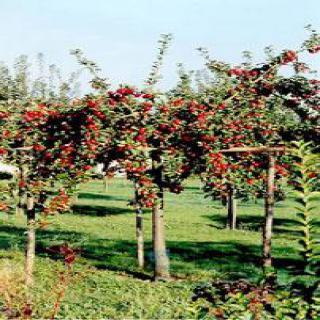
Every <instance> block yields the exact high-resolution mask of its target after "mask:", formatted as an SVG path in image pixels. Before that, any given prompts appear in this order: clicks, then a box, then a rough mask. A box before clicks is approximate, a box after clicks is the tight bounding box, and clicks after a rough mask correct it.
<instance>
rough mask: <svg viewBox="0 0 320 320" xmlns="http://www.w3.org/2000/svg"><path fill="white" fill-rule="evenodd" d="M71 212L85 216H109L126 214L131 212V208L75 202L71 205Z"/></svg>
mask: <svg viewBox="0 0 320 320" xmlns="http://www.w3.org/2000/svg"><path fill="white" fill-rule="evenodd" d="M72 212H73V214H78V215H87V216H96V217H102V216H109V215H117V214H128V213H132V212H133V210H132V209H131V208H129V207H128V208H118V207H105V206H98V205H84V204H75V205H73V206H72Z"/></svg>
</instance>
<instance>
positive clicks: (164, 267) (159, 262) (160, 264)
mask: <svg viewBox="0 0 320 320" xmlns="http://www.w3.org/2000/svg"><path fill="white" fill-rule="evenodd" d="M152 167H153V172H154V178H155V182H156V183H157V185H158V188H159V191H158V194H157V200H156V202H155V204H154V206H153V208H152V241H153V254H154V280H155V281H158V280H167V279H169V278H170V273H169V257H168V255H167V249H166V241H165V224H164V210H163V188H162V163H161V160H160V161H158V160H153V161H152Z"/></svg>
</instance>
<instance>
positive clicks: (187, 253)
mask: <svg viewBox="0 0 320 320" xmlns="http://www.w3.org/2000/svg"><path fill="white" fill-rule="evenodd" d="M24 231H25V229H24V228H20V227H15V226H4V225H1V226H0V249H3V250H10V249H12V247H14V248H17V249H19V250H21V251H23V248H24V242H25V234H24ZM65 242H66V243H69V244H70V246H72V247H77V246H79V243H81V248H79V255H80V258H79V260H78V261H79V262H78V263H80V264H86V265H91V266H94V267H96V268H98V269H105V270H113V271H118V272H124V273H126V274H128V275H130V276H134V277H136V278H139V279H143V280H148V279H150V278H151V273H152V272H151V271H152V264H153V255H152V250H151V243H150V242H146V244H145V252H146V269H145V270H144V271H141V270H139V268H138V267H137V263H136V243H135V241H134V240H132V241H129V240H117V239H106V238H100V239H96V238H88V237H87V235H86V234H83V233H78V232H68V231H60V230H37V246H36V247H37V255H39V256H45V257H50V258H52V259H59V257H58V256H56V255H55V254H52V253H50V252H48V250H47V248H48V247H50V246H52V245H57V244H62V243H65ZM167 245H168V254H169V256H170V259H171V264H172V269H173V271H174V272H176V273H178V274H190V271H191V273H192V274H197V272H199V271H201V270H204V271H212V270H216V271H219V272H223V273H226V277H236V276H237V275H238V276H239V275H240V276H241V277H247V278H250V277H253V276H257V274H259V272H260V271H261V269H260V266H261V246H260V245H259V244H252V243H244V242H239V241H235V240H232V241H231V240H230V241H227V242H218V241H217V242H195V241H168V242H167ZM273 254H274V256H275V259H274V266H275V267H276V268H277V269H278V270H282V271H284V272H286V273H289V274H296V273H297V272H299V271H301V270H302V264H301V260H299V258H298V255H297V252H296V251H295V249H293V248H290V246H289V244H288V247H285V248H284V247H277V246H273Z"/></svg>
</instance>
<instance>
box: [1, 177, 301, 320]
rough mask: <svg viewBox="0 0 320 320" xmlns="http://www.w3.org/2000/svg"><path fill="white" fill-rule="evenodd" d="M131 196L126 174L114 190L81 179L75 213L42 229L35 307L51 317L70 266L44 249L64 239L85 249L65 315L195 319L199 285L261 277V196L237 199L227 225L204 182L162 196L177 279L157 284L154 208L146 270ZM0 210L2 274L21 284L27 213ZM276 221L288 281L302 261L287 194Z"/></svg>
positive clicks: (278, 257)
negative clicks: (234, 223)
mask: <svg viewBox="0 0 320 320" xmlns="http://www.w3.org/2000/svg"><path fill="white" fill-rule="evenodd" d="M132 194H133V191H132V188H131V185H130V184H129V183H128V182H126V181H125V180H123V179H113V180H112V181H111V183H110V186H109V190H108V192H107V193H106V192H104V190H103V183H102V182H101V181H92V182H90V183H87V184H85V185H82V186H81V188H80V194H79V200H78V202H77V204H76V205H75V206H74V210H73V211H74V212H73V214H62V215H60V216H56V217H53V218H52V219H51V220H50V221H51V224H50V225H49V227H48V228H47V229H45V230H38V232H37V261H36V273H35V277H36V282H35V283H36V284H35V292H34V301H36V305H35V307H34V312H35V313H36V314H38V315H41V316H42V317H47V316H48V315H49V314H50V311H51V310H52V301H54V300H55V296H56V288H57V281H58V280H57V278H58V272H59V270H62V269H63V264H62V262H61V261H59V259H56V258H55V257H53V256H50V254H48V253H46V250H45V248H46V247H48V246H52V245H55V244H61V243H63V242H68V243H69V244H70V245H71V246H74V247H77V248H80V249H81V253H80V254H79V257H78V259H77V261H76V263H75V276H74V279H73V280H72V282H71V284H70V286H69V287H68V290H67V292H66V295H65V297H64V300H63V302H62V305H61V311H60V313H59V316H60V317H61V318H68V317H69V318H90V319H98V318H102V317H104V318H161V319H164V318H195V317H197V316H198V315H197V305H196V304H194V303H192V302H191V297H192V290H193V288H194V287H195V286H196V285H198V284H199V283H203V282H205V281H207V280H209V279H213V278H216V277H223V278H230V279H233V278H247V279H250V280H253V281H258V280H259V278H260V277H261V269H260V267H259V265H260V256H261V226H262V222H263V204H262V202H258V203H240V205H239V208H238V216H239V218H238V222H239V230H237V231H228V230H226V229H224V225H225V219H226V209H225V208H223V207H222V206H221V205H220V203H218V202H213V201H211V200H210V199H205V198H204V197H203V193H202V192H201V191H200V190H199V182H198V181H197V180H190V181H189V182H188V184H187V186H186V190H185V192H183V193H182V194H181V195H174V194H166V195H165V219H166V235H167V246H168V251H169V256H170V259H171V272H172V274H173V275H174V276H175V280H174V281H171V282H168V283H157V284H155V283H153V282H151V281H150V278H151V275H152V250H151V213H150V211H146V212H145V215H144V219H145V220H144V221H145V224H144V226H145V239H146V259H147V267H146V270H145V271H141V270H139V269H138V268H137V266H136V258H135V250H136V245H135V216H134V212H133V210H132V208H130V207H129V206H128V205H127V203H128V199H131V197H132ZM0 217H1V220H0V266H1V268H2V269H1V270H2V276H3V274H4V272H12V273H13V274H17V276H15V280H17V282H18V279H19V274H20V272H21V269H22V267H23V245H24V231H25V229H24V227H25V219H24V218H16V217H14V216H10V217H6V216H0ZM274 223H275V226H274V240H273V255H274V258H275V259H274V265H275V266H276V268H277V270H278V274H279V278H280V280H281V279H283V280H286V279H288V278H289V277H292V276H294V274H295V272H296V271H297V270H298V269H299V265H300V259H299V256H298V250H297V249H298V243H297V240H296V239H297V231H296V227H295V211H294V209H293V202H291V201H290V199H289V200H287V201H285V202H281V203H278V204H277V206H276V213H275V221H274ZM5 270H7V271H5ZM0 278H1V272H0ZM12 285H13V286H14V284H12ZM0 299H1V297H0ZM0 307H1V301H0Z"/></svg>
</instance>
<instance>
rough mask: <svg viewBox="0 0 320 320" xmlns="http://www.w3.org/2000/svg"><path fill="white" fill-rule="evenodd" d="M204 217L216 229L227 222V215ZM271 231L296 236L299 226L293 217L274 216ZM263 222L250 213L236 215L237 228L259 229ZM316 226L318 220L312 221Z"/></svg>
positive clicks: (262, 219)
mask: <svg viewBox="0 0 320 320" xmlns="http://www.w3.org/2000/svg"><path fill="white" fill-rule="evenodd" d="M205 217H206V218H207V219H209V220H211V221H212V222H213V224H211V225H210V226H213V227H216V228H218V229H224V228H225V225H226V222H227V215H226V216H223V215H218V214H216V215H205ZM273 221H274V223H273V232H274V233H276V234H285V235H286V236H290V237H291V238H292V237H294V238H296V237H298V236H299V235H301V233H300V232H299V231H297V227H298V226H299V225H298V223H297V221H296V220H295V219H288V218H277V217H275V218H274V220H273ZM263 223H264V217H263V216H252V215H242V214H240V215H238V216H237V228H238V229H239V230H251V231H261V230H262V227H263ZM314 224H315V225H316V227H320V222H314Z"/></svg>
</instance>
